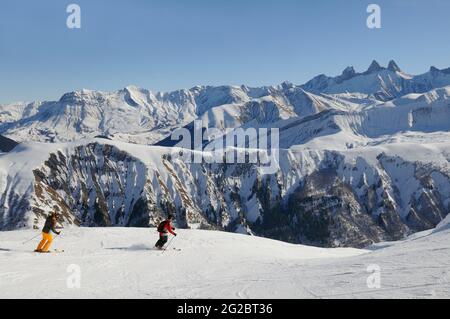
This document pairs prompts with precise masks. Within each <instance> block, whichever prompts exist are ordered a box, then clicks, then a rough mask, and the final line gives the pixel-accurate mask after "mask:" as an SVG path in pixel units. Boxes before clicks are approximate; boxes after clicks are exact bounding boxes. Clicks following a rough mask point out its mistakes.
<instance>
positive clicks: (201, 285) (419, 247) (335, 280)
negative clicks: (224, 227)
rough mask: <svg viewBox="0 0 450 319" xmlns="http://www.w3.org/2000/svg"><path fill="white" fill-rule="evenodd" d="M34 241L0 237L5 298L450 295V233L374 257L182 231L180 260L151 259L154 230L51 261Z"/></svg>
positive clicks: (387, 248)
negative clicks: (373, 282)
mask: <svg viewBox="0 0 450 319" xmlns="http://www.w3.org/2000/svg"><path fill="white" fill-rule="evenodd" d="M36 233H37V232H36V231H31V230H27V231H13V232H0V280H1V283H2V289H1V290H0V298H179V299H182V298H239V299H248V298H448V297H449V296H450V293H449V291H450V271H449V269H448V265H449V264H450V254H449V248H448V242H449V240H450V233H449V231H448V230H446V231H442V232H439V233H434V234H418V235H417V236H415V237H414V238H411V239H407V240H405V241H401V242H397V243H394V244H380V245H378V246H375V247H372V248H371V250H357V249H321V248H314V247H307V246H298V245H292V244H287V243H282V242H278V241H273V240H268V239H263V238H258V237H250V236H242V235H236V234H229V233H223V232H217V231H200V230H179V235H178V236H177V238H176V239H175V240H174V241H173V243H172V247H176V248H178V249H181V251H174V250H171V249H169V250H168V251H166V252H165V253H164V254H161V252H160V251H155V250H151V248H152V246H153V244H154V242H155V241H156V239H157V233H156V231H155V229H134V228H100V229H99V228H71V229H65V230H63V233H62V236H60V237H58V238H56V239H55V241H54V244H53V247H54V248H56V249H59V250H61V249H64V250H65V252H64V253H60V254H47V255H36V254H35V253H33V252H31V251H32V250H33V249H34V248H35V246H36V245H37V241H38V240H37V239H36V240H35V241H32V242H29V243H26V244H25V245H23V244H22V242H24V241H25V240H26V239H29V238H31V237H32V236H34V235H36ZM369 266H370V267H372V268H370V267H369ZM375 267H378V268H375ZM368 269H369V271H368ZM374 269H379V271H380V286H379V288H378V289H377V288H373V287H372V288H369V287H368V285H367V281H368V277H369V276H370V275H373V273H372V271H373V270H374ZM77 271H79V275H80V276H79V279H80V281H79V284H80V286H79V288H76V287H77V286H76V284H77V283H78V281H77V280H76V274H77ZM49 278H51V279H49ZM68 282H69V283H70V284H71V286H68V284H67V283H68ZM74 285H75V286H74ZM43 287H45V289H43ZM69 287H71V288H69ZM74 287H75V288H74Z"/></svg>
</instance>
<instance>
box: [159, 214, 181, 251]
mask: <svg viewBox="0 0 450 319" xmlns="http://www.w3.org/2000/svg"><path fill="white" fill-rule="evenodd" d="M172 220H173V215H169V216H168V217H167V219H166V220H164V221H162V222H161V223H160V224H159V226H158V232H159V240H158V241H157V242H156V244H155V247H156V248H158V249H162V248H163V246H164V245H165V244H166V243H167V239H168V237H169V233H171V234H172V235H174V236H176V235H177V234H176V233H175V232H174V230H175V227H173V226H172Z"/></svg>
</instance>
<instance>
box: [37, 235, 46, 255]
mask: <svg viewBox="0 0 450 319" xmlns="http://www.w3.org/2000/svg"><path fill="white" fill-rule="evenodd" d="M45 235H46V234H45V233H42V240H41V242H40V243H39V245H38V247H37V248H36V251H42V248H44V246H45V244H46V243H47V238H46V237H45Z"/></svg>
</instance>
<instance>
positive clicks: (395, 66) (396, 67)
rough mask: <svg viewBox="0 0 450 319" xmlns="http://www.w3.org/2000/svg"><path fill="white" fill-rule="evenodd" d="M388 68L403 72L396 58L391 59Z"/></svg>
mask: <svg viewBox="0 0 450 319" xmlns="http://www.w3.org/2000/svg"><path fill="white" fill-rule="evenodd" d="M387 68H388V70H389V71H392V72H402V70H401V69H400V67H399V66H398V65H397V63H395V61H394V60H391V61H389V64H388V67H387Z"/></svg>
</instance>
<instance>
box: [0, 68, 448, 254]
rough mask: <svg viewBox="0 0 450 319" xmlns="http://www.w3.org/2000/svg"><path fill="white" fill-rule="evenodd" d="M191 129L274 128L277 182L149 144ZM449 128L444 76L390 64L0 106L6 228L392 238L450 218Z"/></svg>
mask: <svg viewBox="0 0 450 319" xmlns="http://www.w3.org/2000/svg"><path fill="white" fill-rule="evenodd" d="M196 119H201V120H202V121H203V123H204V125H205V126H207V127H214V128H219V129H225V128H250V127H256V128H262V127H263V128H264V127H265V128H274V127H276V128H279V132H280V158H279V161H278V168H277V171H276V173H274V174H265V173H263V172H261V170H260V169H259V167H258V164H250V163H248V164H207V163H201V164H192V163H185V162H183V161H182V160H180V159H177V158H174V157H173V156H172V154H173V151H174V149H173V148H172V147H167V146H157V145H163V144H158V142H160V141H162V140H164V139H166V138H167V136H169V135H170V133H171V132H172V131H173V130H174V129H175V128H179V127H185V126H188V125H190V124H191V123H192V122H193V121H194V120H196ZM449 130H450V69H445V70H438V69H437V68H435V67H432V68H431V69H430V71H429V72H427V73H425V74H421V75H416V76H414V75H409V74H407V73H405V72H404V71H402V70H401V69H400V68H399V67H398V65H397V64H396V63H395V62H394V61H391V62H390V63H389V65H388V66H387V67H386V68H385V67H382V66H380V65H379V64H378V63H377V62H376V61H374V62H372V64H371V65H370V67H369V68H368V70H366V71H364V72H361V73H357V72H356V71H355V70H354V68H352V67H348V68H346V69H345V70H344V71H343V72H342V74H341V75H339V76H337V77H328V76H325V75H319V76H317V77H315V78H314V79H312V80H311V81H308V82H307V83H306V84H303V85H299V86H297V85H293V84H291V83H288V82H285V83H282V84H281V85H278V86H272V87H261V88H250V87H247V86H240V87H236V86H222V87H211V86H198V87H194V88H192V89H189V90H179V91H175V92H169V93H153V92H151V91H148V90H145V89H141V88H136V87H127V88H125V89H123V90H119V91H116V92H99V91H89V90H81V91H76V92H71V93H67V94H65V95H63V97H62V98H61V99H60V100H59V101H55V102H32V103H15V104H10V105H3V106H0V133H1V134H2V135H4V136H5V137H7V138H9V139H12V140H15V141H17V142H20V144H19V145H18V146H15V147H14V148H13V149H12V150H11V148H8V149H3V148H2V151H3V152H4V153H2V154H0V193H1V198H0V229H15V228H20V227H33V226H34V227H38V225H39V224H40V223H41V222H42V220H43V217H44V216H45V215H46V214H47V213H48V212H49V211H53V210H56V211H59V212H60V213H61V214H62V215H63V216H64V223H66V224H68V225H82V226H115V225H118V226H138V227H145V226H149V225H155V224H156V223H157V222H158V220H159V219H160V218H162V216H164V215H165V214H167V213H168V212H173V213H175V214H176V215H177V223H178V225H179V226H180V227H185V228H187V227H191V228H197V227H200V228H208V229H221V230H228V231H231V232H240V233H247V234H256V235H260V236H265V237H270V238H275V239H281V240H285V241H288V242H293V243H306V244H313V245H319V246H327V247H337V246H353V247H364V246H367V245H370V244H372V243H374V242H379V241H384V240H398V239H401V238H404V237H405V236H407V235H409V234H411V233H413V232H417V231H422V230H426V229H430V228H434V227H436V225H438V224H439V223H440V222H441V221H442V220H443V219H444V218H445V217H446V216H447V215H448V213H449V212H450V183H449V181H450V165H449V161H450V139H449V137H450V133H449ZM105 137H106V138H105ZM0 142H2V143H3V139H2V140H1V141H0ZM180 151H181V150H180ZM183 151H186V150H183Z"/></svg>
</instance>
